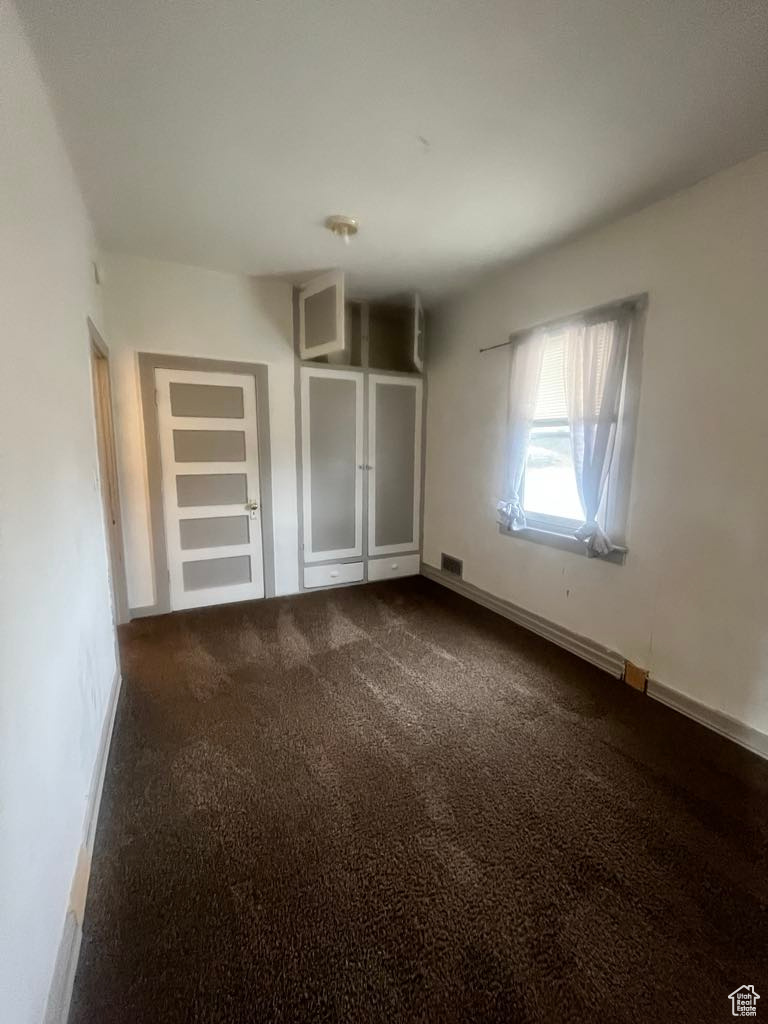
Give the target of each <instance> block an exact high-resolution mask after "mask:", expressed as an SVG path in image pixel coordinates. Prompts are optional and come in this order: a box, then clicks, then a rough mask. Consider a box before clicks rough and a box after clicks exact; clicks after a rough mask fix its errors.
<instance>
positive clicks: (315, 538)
mask: <svg viewBox="0 0 768 1024" xmlns="http://www.w3.org/2000/svg"><path fill="white" fill-rule="evenodd" d="M297 312H298V337H297V349H298V354H299V356H300V360H301V361H300V364H299V369H298V389H297V390H298V394H297V398H298V426H299V430H298V445H299V452H298V463H299V488H300V494H301V503H300V504H301V523H300V538H299V545H300V576H301V584H302V588H303V589H314V588H317V587H329V586H338V585H342V584H351V583H361V582H365V581H367V580H381V579H386V578H390V577H395V576H406V575H413V574H416V573H418V572H419V566H420V551H419V548H420V532H421V487H422V421H423V402H424V383H423V377H422V373H421V372H420V371H421V370H422V369H423V365H424V362H423V361H424V314H423V310H422V308H421V303H420V302H419V301H418V299H417V298H414V299H413V300H411V301H408V302H403V301H401V302H399V303H397V302H392V303H381V302H350V301H345V299H344V281H343V276H341V275H339V274H337V273H336V272H334V273H332V274H325V275H322V277H321V278H317V279H315V280H314V281H311V282H308V284H307V285H306V286H305V287H304V288H303V289H301V290H300V291H299V294H298V296H297Z"/></svg>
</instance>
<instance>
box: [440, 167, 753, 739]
mask: <svg viewBox="0 0 768 1024" xmlns="http://www.w3.org/2000/svg"><path fill="white" fill-rule="evenodd" d="M767 286H768V155H762V156H760V157H757V158H755V159H753V160H751V161H748V162H746V163H744V164H741V165H739V166H737V167H734V168H732V169H730V170H729V171H726V172H725V173H722V174H720V175H718V176H716V177H713V178H711V179H709V180H708V181H706V182H703V183H701V184H700V185H698V186H696V187H694V188H692V189H689V190H687V191H685V192H682V193H680V194H678V195H676V196H674V197H672V198H671V199H668V200H666V201H664V202H660V203H657V204H655V205H654V206H651V207H649V208H647V209H646V210H644V211H642V212H640V213H638V214H636V215H634V216H631V217H627V218H625V219H624V220H621V221H618V222H616V223H614V224H613V225H611V226H609V227H606V228H604V229H601V230H599V231H595V232H593V233H592V234H590V235H589V236H587V237H584V238H582V239H580V240H578V241H576V242H573V243H570V244H567V245H563V246H561V247H560V248H558V249H555V250H551V251H549V252H547V253H544V254H542V255H540V256H539V257H537V258H535V259H532V260H530V261H528V262H527V263H524V264H521V265H518V266H515V267H511V268H507V269H506V270H505V271H503V272H500V273H496V274H494V275H492V276H489V277H488V278H486V279H485V280H483V281H481V282H480V283H479V285H478V286H477V287H475V288H473V289H472V290H471V291H470V292H468V293H467V294H465V295H463V296H461V297H460V298H457V299H456V300H454V301H452V302H451V303H449V304H447V305H446V306H444V307H443V308H442V309H441V310H440V311H439V312H438V314H437V316H436V317H434V318H433V329H432V337H431V339H430V364H429V407H428V433H427V476H426V512H425V559H426V561H427V562H429V563H430V564H432V565H439V564H440V552H441V551H446V552H449V553H451V554H455V555H457V556H459V557H460V558H463V559H464V573H465V577H466V579H467V580H469V581H470V582H471V583H474V584H475V585H477V586H479V587H482V588H483V589H485V590H487V591H490V592H491V593H493V594H495V595H497V596H500V597H502V598H506V599H507V600H510V601H512V602H514V603H515V604H518V605H521V606H523V607H525V608H527V609H529V610H532V611H534V612H537V613H538V614H540V615H543V616H545V617H547V618H548V619H550V620H553V621H555V622H557V623H559V624H561V625H563V626H565V627H567V628H569V629H571V630H573V631H575V632H577V633H580V634H582V635H584V636H587V637H590V638H591V639H593V640H595V641H597V642H599V643H601V644H604V645H605V646H607V647H610V648H613V649H614V650H617V651H619V652H620V653H621V654H623V655H624V656H625V657H627V658H629V659H631V660H632V661H634V662H636V663H637V664H639V665H641V666H644V667H646V668H647V669H649V670H650V672H651V676H652V677H653V678H655V679H657V680H659V681H660V682H663V683H665V684H667V685H668V686H671V687H673V688H675V689H677V690H680V691H682V692H683V693H685V694H687V695H688V696H690V697H692V698H694V699H695V700H698V701H700V702H702V703H703V704H705V705H707V706H709V707H711V708H715V709H718V710H720V711H723V712H726V713H727V714H729V715H731V716H733V717H735V718H737V719H739V720H740V721H742V722H745V723H748V724H750V725H752V726H753V727H755V728H758V729H761V730H764V731H768V629H766V622H768V512H767V509H768V405H767V404H766V397H765V394H766V384H767V382H768V315H767V313H766V310H767V307H766V287H767ZM646 290H647V291H648V292H650V307H649V312H648V319H647V324H646V331H645V338H644V348H643V353H644V355H643V379H642V385H641V404H640V420H639V433H638V440H637V452H636V457H635V463H634V479H633V482H632V495H631V509H630V523H629V533H628V544H629V549H630V550H629V556H628V558H627V562H626V564H625V565H624V566H622V567H619V566H615V565H611V564H607V563H604V562H601V561H596V560H591V559H590V560H588V559H586V558H583V557H580V556H578V555H575V554H570V553H565V552H562V551H558V550H555V549H553V548H548V547H542V546H539V545H537V544H533V543H531V542H528V541H525V540H520V539H512V538H508V537H505V536H502V535H500V534H499V533H498V531H497V529H496V525H495V511H494V509H495V504H496V501H497V499H498V497H499V495H500V487H501V481H502V478H503V469H502V460H503V452H504V417H505V402H506V399H505V386H506V379H507V358H508V357H507V355H506V352H507V350H506V349H503V350H501V351H498V352H495V353H488V354H484V355H482V356H481V355H478V351H477V350H478V348H479V347H480V346H482V345H491V344H494V343H496V342H500V341H504V340H505V338H506V337H507V335H508V334H509V333H510V331H512V330H515V329H517V328H522V327H525V326H528V325H531V324H535V323H537V322H540V321H544V320H548V319H550V318H552V317H555V316H559V315H562V314H567V313H569V312H575V311H578V310H580V309H584V308H586V307H589V306H593V305H596V304H598V303H601V302H604V301H608V300H611V299H618V298H621V297H623V296H627V295H631V294H635V293H638V292H643V291H646Z"/></svg>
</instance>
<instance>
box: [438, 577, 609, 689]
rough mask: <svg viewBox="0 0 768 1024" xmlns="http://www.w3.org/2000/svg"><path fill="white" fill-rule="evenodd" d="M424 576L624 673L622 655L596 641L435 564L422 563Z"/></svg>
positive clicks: (606, 669) (599, 665)
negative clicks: (436, 566) (495, 594)
mask: <svg viewBox="0 0 768 1024" xmlns="http://www.w3.org/2000/svg"><path fill="white" fill-rule="evenodd" d="M421 575H422V576H426V577H427V579H430V580H434V582H435V583H440V584H441V585H442V586H444V587H447V588H448V589H449V590H454V591H455V592H456V593H457V594H461V595H462V596H463V597H467V598H469V600H470V601H474V602H475V604H481V605H482V606H483V607H484V608H490V610H491V611H493V612H497V613H498V614H499V615H503V616H504V618H505V619H509V620H510V621H511V622H515V623H517V625H518V626H523V627H524V628H525V629H528V630H530V631H531V633H536V634H538V636H543V637H544V638H545V639H547V640H551V641H552V643H554V644H557V645H558V647H564V648H565V650H566V651H570V652H571V654H576V655H578V657H579V658H583V659H584V661H588V662H590V664H592V665H596V666H597V668H601V669H602V670H603V671H604V672H608V673H609V674H610V675H612V676H616V677H617V678H618V679H620V678H621V677H622V675H623V674H624V659H623V658H622V656H621V655H620V654H618V653H617V652H616V651H611V650H610V649H609V648H607V647H602V646H601V645H600V644H596V643H595V642H594V640H590V639H588V638H587V637H584V636H579V635H578V633H571V631H570V630H568V629H565V628H564V627H563V626H558V625H557V623H555V622H550V621H549V619H545V618H544V617H543V616H541V615H536V614H535V613H534V612H529V611H526V609H525V608H521V607H520V606H519V605H516V604H512V602H511V601H505V600H504V599H503V598H501V597H496V596H494V595H493V594H489V593H488V591H487V590H481V589H480V587H476V586H475V585H474V584H473V583H467V581H466V580H462V579H459V577H458V576H452V575H450V573H446V572H443V571H442V570H441V569H436V568H435V567H434V566H432V565H427V563H426V562H422V564H421Z"/></svg>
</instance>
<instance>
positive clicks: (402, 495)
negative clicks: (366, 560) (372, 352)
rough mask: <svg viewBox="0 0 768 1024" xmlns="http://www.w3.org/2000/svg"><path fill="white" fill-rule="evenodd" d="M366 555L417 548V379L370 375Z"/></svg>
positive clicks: (392, 552)
mask: <svg viewBox="0 0 768 1024" xmlns="http://www.w3.org/2000/svg"><path fill="white" fill-rule="evenodd" d="M368 387H369V392H368V415H369V421H368V450H369V452H370V459H369V462H370V466H369V469H368V553H369V554H371V555H385V554H394V553H395V552H398V551H412V550H414V549H416V548H418V546H419V509H420V501H421V388H422V385H421V381H418V380H413V379H411V378H400V377H386V376H379V375H372V376H371V377H369V383H368Z"/></svg>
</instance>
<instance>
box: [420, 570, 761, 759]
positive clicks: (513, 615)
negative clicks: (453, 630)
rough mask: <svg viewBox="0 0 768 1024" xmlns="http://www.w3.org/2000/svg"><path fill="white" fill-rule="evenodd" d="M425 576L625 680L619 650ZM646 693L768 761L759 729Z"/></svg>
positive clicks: (448, 579) (674, 693)
mask: <svg viewBox="0 0 768 1024" xmlns="http://www.w3.org/2000/svg"><path fill="white" fill-rule="evenodd" d="M421 575H422V576H426V577H427V579H430V580H434V582H435V583H440V584H441V585H442V586H444V587H447V588H448V589H449V590H454V591H455V592H456V593H457V594H461V595H462V596H463V597H467V598H469V600H470V601H474V602H475V603H476V604H481V605H483V607H484V608H490V609H491V611H494V612H498V614H499V615H503V616H504V617H505V618H507V619H510V621H512V622H516V623H517V625H518V626H523V627H525V629H529V630H530V631H531V632H532V633H537V634H538V635H539V636H543V637H545V638H546V639H547V640H551V641H552V643H555V644H557V645H558V646H560V647H564V648H565V649H566V650H567V651H570V652H571V653H572V654H576V655H578V657H580V658H583V659H584V660H585V661H589V662H591V664H593V665H596V666H597V667H598V668H601V669H603V670H604V671H605V672H609V673H610V674H611V675H613V676H617V677H619V678H621V676H622V675H623V673H624V658H623V657H622V656H621V655H620V654H618V653H617V652H616V651H611V650H609V649H608V648H606V647H601V646H600V645H599V644H596V643H594V641H592V640H589V639H587V638H586V637H583V636H578V635H577V634H576V633H571V632H570V631H569V630H567V629H564V628H563V627H562V626H558V625H557V623H555V622H550V621H549V620H548V619H545V618H543V617H542V616H541V615H536V614H535V613H534V612H529V611H526V610H525V609H524V608H520V607H519V606H518V605H515V604H512V603H511V602H510V601H505V600H504V599H503V598H500V597H495V596H494V595H493V594H489V593H488V592H487V591H485V590H481V589H480V587H476V586H474V584H472V583H467V582H466V580H462V579H459V578H458V577H457V576H451V575H450V574H449V573H445V572H443V571H442V570H440V569H436V568H435V567H434V566H432V565H427V563H426V562H422V565H421ZM646 693H647V694H648V696H649V697H652V698H653V699H654V700H658V701H660V702H661V703H662V704H666V705H667V706H668V707H670V708H673V709H674V710H675V711H679V712H680V714H682V715H686V716H687V717H688V718H692V719H693V720H694V721H695V722H699V724H701V725H706V726H707V728H709V729H712V730H713V731H714V732H717V733H720V735H721V736H725V737H727V738H728V739H729V740H733V742H734V743H738V744H739V746H742V747H746V749H747V750H751V751H752V752H753V753H754V754H758V755H759V756H760V757H765V758H768V734H766V733H764V732H760V730H759V729H754V728H753V727H752V726H750V725H746V724H745V723H744V722H740V721H739V720H738V719H737V718H731V716H730V715H726V714H725V713H724V712H722V711H716V710H715V709H714V708H709V707H707V706H706V704H700V703H699V702H698V701H697V700H694V699H693V698H692V697H687V696H686V695H685V694H684V693H680V691H679V690H673V689H672V687H671V686H666V685H664V683H660V682H658V681H657V680H655V679H649V680H648V687H647V689H646Z"/></svg>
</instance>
